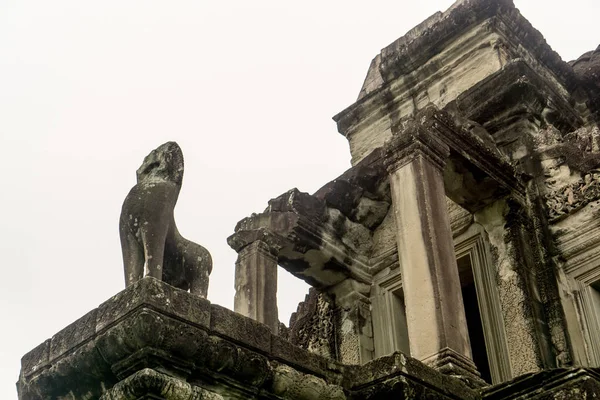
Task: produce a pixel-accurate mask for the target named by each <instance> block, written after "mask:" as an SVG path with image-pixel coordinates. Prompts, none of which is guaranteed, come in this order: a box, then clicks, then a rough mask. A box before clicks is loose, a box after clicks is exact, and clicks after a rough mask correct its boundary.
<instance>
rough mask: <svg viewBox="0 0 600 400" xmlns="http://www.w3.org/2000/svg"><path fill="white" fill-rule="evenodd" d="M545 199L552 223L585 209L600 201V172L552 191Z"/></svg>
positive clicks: (586, 175) (588, 174)
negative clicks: (591, 203)
mask: <svg viewBox="0 0 600 400" xmlns="http://www.w3.org/2000/svg"><path fill="white" fill-rule="evenodd" d="M545 198H546V206H547V207H548V216H549V217H550V220H551V222H554V221H557V220H559V219H561V218H563V217H565V216H567V215H569V214H571V213H573V212H575V211H577V210H579V209H581V208H583V207H585V206H586V205H588V204H589V203H590V202H592V201H595V200H598V199H600V170H598V169H595V170H592V171H590V172H589V173H587V174H585V175H584V176H583V179H581V180H579V181H577V182H575V183H571V184H569V185H567V186H564V187H562V188H560V189H555V190H552V191H550V192H549V193H547V194H546V195H545Z"/></svg>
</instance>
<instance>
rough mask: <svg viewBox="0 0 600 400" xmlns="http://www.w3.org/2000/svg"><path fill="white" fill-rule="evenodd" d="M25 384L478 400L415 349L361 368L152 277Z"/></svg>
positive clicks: (89, 320) (38, 363) (45, 391)
mask: <svg viewBox="0 0 600 400" xmlns="http://www.w3.org/2000/svg"><path fill="white" fill-rule="evenodd" d="M399 382H400V383H399ZM17 387H18V391H19V399H21V400H42V399H44V400H45V399H55V398H56V399H59V398H66V397H69V396H70V397H69V398H77V399H79V398H81V399H83V398H96V399H98V398H102V399H103V400H105V399H106V400H108V399H111V400H112V399H117V398H122V395H123V393H126V394H127V396H130V397H131V396H133V397H131V398H140V396H139V395H140V394H141V396H155V397H150V398H165V399H173V400H178V399H180V398H197V397H194V396H200V397H199V398H210V399H212V398H214V399H218V398H220V397H219V396H225V397H227V396H228V394H232V393H235V396H234V398H272V399H275V398H279V399H291V400H295V399H297V400H309V399H320V400H344V399H347V398H350V399H362V398H372V397H364V396H366V395H365V393H366V392H369V393H371V392H372V393H376V392H377V391H379V390H384V391H385V390H388V389H390V388H396V389H398V388H402V390H405V389H406V390H409V391H412V392H415V393H424V394H427V395H428V396H433V397H430V398H431V399H440V400H441V399H463V398H464V399H467V400H471V399H475V397H473V396H474V395H473V394H472V393H474V392H472V391H469V390H468V388H466V386H465V385H464V384H462V383H461V382H460V381H458V380H455V379H453V378H450V377H445V376H443V375H441V374H439V373H438V372H436V371H434V370H432V369H431V368H428V367H426V366H425V365H423V364H422V363H420V362H419V361H416V360H414V359H411V358H410V357H406V356H404V355H401V354H395V355H393V356H390V357H387V358H383V359H380V360H377V361H374V362H373V363H370V364H367V365H366V366H362V367H356V366H347V365H343V364H340V363H336V362H333V361H331V360H328V359H325V358H323V357H321V356H318V355H315V354H312V353H310V352H308V351H306V350H303V349H301V348H298V347H296V346H293V345H292V344H290V343H289V342H286V341H285V340H284V339H282V338H280V337H278V336H274V335H272V334H271V333H270V331H269V329H268V328H267V327H266V326H265V325H262V324H260V323H257V322H256V321H253V320H251V319H249V318H246V317H243V316H241V315H239V314H236V313H234V312H232V311H230V310H227V309H225V308H223V307H220V306H217V305H211V304H210V302H208V301H207V300H205V299H202V298H199V297H197V296H194V295H191V294H189V293H187V292H184V291H181V290H179V289H175V288H173V287H171V286H169V285H167V284H165V283H163V282H160V281H158V280H156V279H153V278H145V279H143V280H141V281H140V282H138V283H136V284H135V285H132V286H130V287H129V288H127V289H125V290H124V291H122V292H121V293H119V294H117V295H116V296H114V297H113V298H111V299H109V300H108V301H106V302H104V303H103V304H101V305H100V306H99V307H98V308H97V309H95V310H92V311H91V312H89V313H88V314H86V315H85V316H83V317H82V318H80V319H78V320H77V321H75V322H74V323H73V324H71V325H69V326H67V327H66V328H65V329H63V330H61V331H60V332H58V333H57V334H56V335H54V336H53V337H52V339H48V340H47V341H45V342H44V343H42V344H41V345H39V346H38V347H36V348H35V349H33V350H32V351H31V352H29V353H28V354H26V355H25V356H24V357H23V359H22V369H21V375H20V378H19V382H18V383H17ZM396 389H393V390H396ZM390 390H392V389H390ZM398 390H400V389H398ZM165 393H166V394H165ZM178 393H179V394H183V397H181V396H179V397H177V396H178ZM464 393H468V395H464ZM188 395H189V396H188ZM363 395H364V396H363ZM65 396H66V397H65ZM101 396H102V397H101ZM156 396H158V397H156ZM186 396H187V397H186ZM190 396H191V397H190ZM203 396H204V397H203ZM369 396H371V395H369ZM126 398H129V397H126ZM142 398H146V397H142Z"/></svg>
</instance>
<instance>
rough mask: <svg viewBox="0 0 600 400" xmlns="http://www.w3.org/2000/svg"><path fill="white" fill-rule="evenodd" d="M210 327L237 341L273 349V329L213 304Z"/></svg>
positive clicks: (263, 350) (219, 333)
mask: <svg viewBox="0 0 600 400" xmlns="http://www.w3.org/2000/svg"><path fill="white" fill-rule="evenodd" d="M210 320H211V323H210V329H211V330H212V331H214V333H216V334H218V335H219V336H222V337H224V338H228V339H231V340H233V341H234V342H237V343H244V344H246V345H248V346H250V347H253V348H255V349H257V350H260V351H262V352H264V353H268V352H269V351H270V350H271V330H270V329H269V327H267V326H266V325H263V324H261V323H259V322H256V321H254V320H252V319H250V318H247V317H244V316H243V315H240V314H236V313H234V312H232V311H231V310H228V309H226V308H225V307H221V306H218V305H215V304H213V305H212V306H211V318H210Z"/></svg>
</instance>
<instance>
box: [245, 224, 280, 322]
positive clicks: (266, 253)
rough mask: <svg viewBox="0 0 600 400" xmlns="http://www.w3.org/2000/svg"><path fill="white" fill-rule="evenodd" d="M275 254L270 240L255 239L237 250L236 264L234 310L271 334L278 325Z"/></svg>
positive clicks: (277, 248)
mask: <svg viewBox="0 0 600 400" xmlns="http://www.w3.org/2000/svg"><path fill="white" fill-rule="evenodd" d="M234 236H235V235H234ZM234 240H235V239H234ZM278 251H279V247H278V246H276V245H274V244H273V241H271V240H267V238H266V237H265V238H264V240H263V239H261V238H258V239H256V240H254V241H252V242H250V243H248V244H246V245H244V246H243V247H241V248H240V249H239V251H238V258H237V261H236V263H235V298H234V311H235V312H237V313H240V314H242V315H244V316H246V317H250V318H252V319H254V320H255V321H258V322H261V323H263V324H265V325H267V326H268V327H269V328H271V331H272V332H273V333H274V334H277V332H278V326H279V318H278V311H277V254H278Z"/></svg>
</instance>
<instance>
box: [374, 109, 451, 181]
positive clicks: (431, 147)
mask: <svg viewBox="0 0 600 400" xmlns="http://www.w3.org/2000/svg"><path fill="white" fill-rule="evenodd" d="M417 118H418V117H417ZM399 131H400V133H398V134H396V135H394V136H392V138H391V139H389V140H388V141H387V142H386V145H385V159H384V160H385V161H384V162H385V166H386V168H387V170H388V172H389V173H390V174H391V173H393V172H395V171H397V170H398V169H400V168H402V167H403V166H405V165H407V164H408V163H410V162H411V161H413V160H415V159H416V158H418V157H423V158H425V159H427V160H428V161H429V162H430V163H431V164H432V165H434V166H436V167H437V168H439V169H440V170H443V169H444V166H445V165H446V160H447V159H448V157H449V156H450V148H449V147H448V146H447V145H446V144H445V143H443V142H442V141H441V140H440V139H439V138H438V137H437V135H436V132H433V131H430V130H428V129H427V128H426V127H424V126H423V125H421V124H420V123H419V122H417V121H416V120H409V121H408V122H407V123H406V125H405V126H404V127H402V128H400V129H399Z"/></svg>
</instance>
